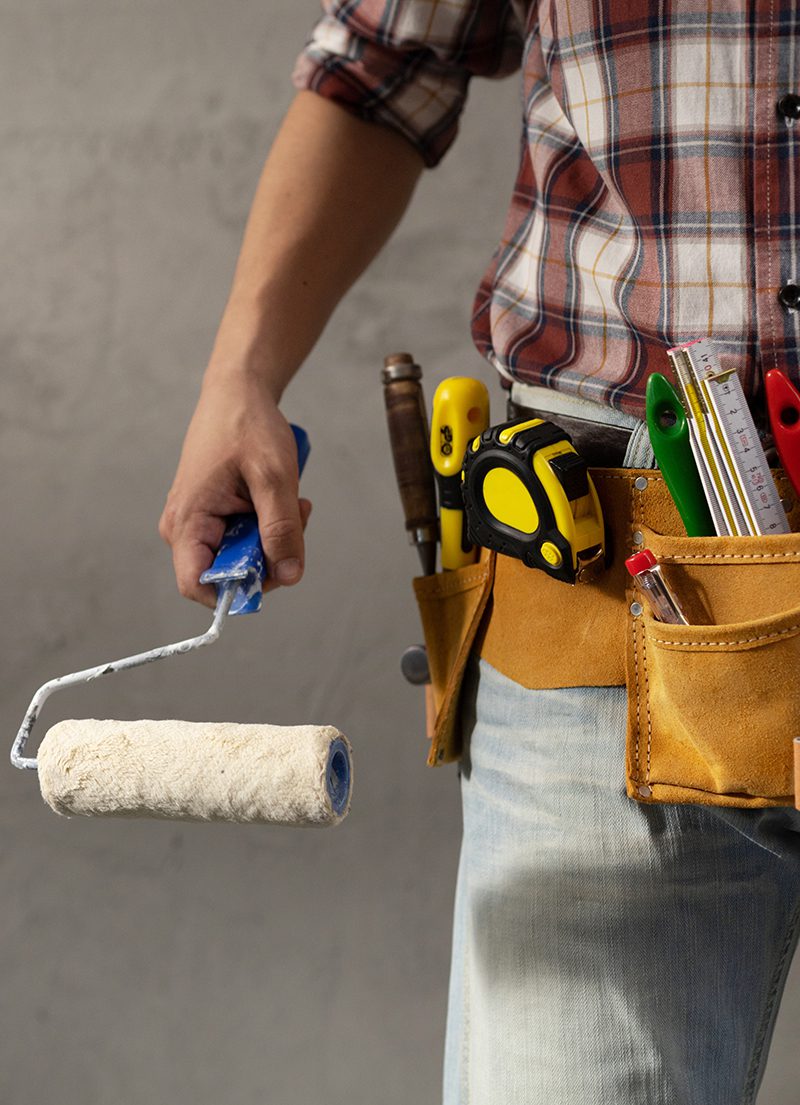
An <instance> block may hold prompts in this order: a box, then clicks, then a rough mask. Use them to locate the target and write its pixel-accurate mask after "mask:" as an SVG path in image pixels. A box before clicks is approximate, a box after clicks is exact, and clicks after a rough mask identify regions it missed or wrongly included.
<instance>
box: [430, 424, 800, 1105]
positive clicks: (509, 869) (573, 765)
mask: <svg viewBox="0 0 800 1105" xmlns="http://www.w3.org/2000/svg"><path fill="white" fill-rule="evenodd" d="M531 405H533V404H531ZM553 417H554V419H555V420H557V418H556V415H555V414H554V415H553ZM633 449H639V450H640V451H641V449H642V442H641V435H640V440H639V441H638V443H635V444H634V445H632V447H631V450H633ZM630 453H631V451H629V458H628V463H629V464H630ZM640 455H641V453H640ZM634 463H635V464H636V463H637V462H634ZM639 464H641V462H640V461H639ZM639 464H637V466H639ZM625 696H626V692H625V688H624V687H568V688H565V689H560V690H535V691H532V690H528V689H526V688H525V687H522V686H520V685H518V684H517V683H514V682H513V681H512V680H510V679H508V678H506V677H505V676H504V675H502V674H500V673H499V672H497V671H495V670H494V669H493V668H492V667H490V666H489V665H488V664H486V662H485V661H483V660H480V661H478V660H476V659H473V660H472V661H471V668H470V671H469V672H468V675H467V679H466V683H465V690H464V696H463V725H464V738H465V756H464V761H463V764H462V769H461V790H462V802H463V815H464V835H463V843H462V850H461V860H460V864H459V873H458V884H457V890H456V906H455V924H454V937H453V957H452V969H451V980H450V999H449V1010H448V1024H447V1042H446V1051H445V1075H444V1102H445V1105H749V1103H752V1102H753V1101H754V1100H755V1095H756V1092H757V1090H758V1085H759V1082H760V1080H761V1076H762V1073H763V1069H764V1065H765V1062H766V1057H767V1051H768V1046H769V1041H770V1037H771V1034H772V1028H773V1024H774V1020H775V1016H776V1014H777V1009H778V1004H779V1001H780V996H781V993H782V991H783V986H784V982H785V979H786V974H787V972H788V969H789V965H790V962H791V958H792V953H793V951H794V948H795V944H796V942H797V936H798V931H799V930H800V814H798V813H797V812H796V811H794V810H791V809H769V810H737V809H725V808H721V807H708V806H690V805H660V806H657V805H640V804H639V803H636V802H634V801H631V800H630V799H629V798H627V797H626V795H625V784H624V779H625V767H624V756H625V714H626V697H625Z"/></svg>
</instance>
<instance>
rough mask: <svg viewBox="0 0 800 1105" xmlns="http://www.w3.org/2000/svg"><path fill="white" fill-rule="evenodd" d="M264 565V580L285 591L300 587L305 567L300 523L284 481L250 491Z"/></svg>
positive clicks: (290, 490) (292, 491)
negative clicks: (265, 564)
mask: <svg viewBox="0 0 800 1105" xmlns="http://www.w3.org/2000/svg"><path fill="white" fill-rule="evenodd" d="M249 490H250V497H251V498H252V500H253V506H254V507H255V510H256V514H257V515H258V529H259V533H260V535H261V544H262V545H263V546H264V556H265V558H266V561H267V578H268V579H269V580H271V581H274V582H276V583H279V584H281V585H282V586H285V587H288V586H291V585H292V584H294V583H299V581H300V579H301V578H302V575H303V567H304V563H305V546H304V543H303V519H302V517H301V513H300V503H299V502H298V499H297V494H296V491H295V489H294V488H293V487H292V486H291V484H287V483H286V482H284V481H283V480H270V481H264V482H263V483H262V484H261V485H260V486H256V487H253V486H251V487H250V489H249Z"/></svg>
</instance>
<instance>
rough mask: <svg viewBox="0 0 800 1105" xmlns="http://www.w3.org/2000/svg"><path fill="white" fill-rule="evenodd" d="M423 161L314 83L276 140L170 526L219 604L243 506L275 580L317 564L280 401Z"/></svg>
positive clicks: (176, 549)
mask: <svg viewBox="0 0 800 1105" xmlns="http://www.w3.org/2000/svg"><path fill="white" fill-rule="evenodd" d="M421 172H422V158H421V157H420V155H419V153H418V152H417V151H416V149H415V148H414V147H413V146H411V145H410V144H409V142H407V141H406V139H405V138H404V137H402V136H401V135H399V134H397V133H395V132H394V131H392V130H390V129H388V128H385V127H382V126H378V125H375V124H373V123H365V122H363V121H362V120H361V119H357V118H356V117H355V116H354V115H351V114H350V113H349V112H348V111H346V110H345V109H344V108H342V107H340V106H339V105H338V104H336V103H334V102H333V101H332V100H327V99H325V98H324V97H322V96H318V95H317V94H316V93H314V92H300V93H299V94H298V95H297V96H296V97H295V100H294V102H293V103H292V106H291V107H290V108H289V111H288V112H287V115H286V118H285V119H284V121H283V124H282V126H281V129H280V131H279V133H278V135H277V137H276V139H275V142H274V143H273V146H272V149H271V150H270V153H269V156H268V158H267V161H266V164H265V165H264V171H263V173H262V174H261V180H260V182H259V185H258V190H257V191H256V196H255V199H254V200H253V206H252V209H251V211H250V217H249V219H248V220H247V228H246V230H245V235H244V241H243V242H242V249H241V252H240V254H239V260H238V262H237V265H236V273H235V275H234V280H233V287H232V288H231V294H230V297H229V299H228V303H227V306H226V308H225V311H224V313H223V317H222V321H221V323H220V328H219V331H218V333H217V340H216V342H215V343H214V349H213V351H212V354H211V359H210V362H209V366H208V368H207V369H206V375H205V379H204V382H203V389H202V393H201V396H200V402H199V403H198V405H197V409H196V411H195V413H194V417H193V419H192V423H191V425H190V427H189V432H188V434H187V435H186V441H185V442H184V446H183V453H182V455H181V461H180V465H179V466H178V471H177V474H176V476H175V482H174V484H173V486H172V490H171V491H170V493H169V496H168V498H167V505H166V507H165V509H164V513H163V515H162V518H161V524H160V526H159V530H160V533H161V536H162V537H163V538H164V540H165V541H167V542H168V544H170V545H171V546H172V555H173V559H174V561H175V575H176V577H177V580H178V588H179V589H180V592H181V594H182V595H186V597H187V598H191V599H197V600H198V601H199V602H204V603H205V604H206V605H207V606H213V605H214V600H215V595H214V588H213V587H208V586H207V587H201V586H200V585H199V583H198V582H197V580H198V576H199V575H200V573H201V572H203V571H204V570H205V569H206V568H207V567H208V566H209V565H210V564H211V561H212V560H213V554H214V550H215V549H216V548H217V547H218V546H219V543H220V540H221V538H222V534H223V532H224V529H225V521H224V520H225V518H226V517H227V516H228V515H230V514H237V513H239V512H242V511H248V510H255V511H256V513H257V514H258V522H259V528H260V530H261V541H262V544H263V545H264V552H265V553H266V557H267V567H268V571H269V578H270V583H269V584H268V587H269V586H278V585H279V584H291V583H296V582H297V581H298V580H299V579H300V576H301V575H302V574H303V529H304V528H305V524H306V521H307V520H308V515H309V513H310V511H311V504H310V503H309V502H308V501H307V500H306V499H298V497H297V448H296V446H295V442H294V435H293V433H292V431H291V428H290V427H289V424H288V423H287V422H286V420H285V419H284V418H283V416H282V415H281V414H280V412H279V411H278V399H279V398H280V396H281V395H282V394H283V391H284V388H285V387H286V385H287V384H288V383H289V381H290V380H291V378H292V376H293V375H294V373H295V372H296V371H297V369H298V368H299V366H300V365H301V364H302V363H303V361H304V360H305V359H306V357H307V356H308V354H309V352H310V351H311V349H312V348H313V346H314V343H315V342H316V340H317V338H318V337H319V335H320V334H321V333H322V330H323V327H324V326H325V323H326V322H327V321H328V318H329V316H330V314H331V312H332V311H333V309H334V307H335V306H336V304H337V303H338V302H339V300H340V299H341V297H342V296H343V295H344V293H345V292H346V291H347V289H348V288H349V287H350V285H351V284H352V283H353V281H354V280H355V279H356V278H357V277H358V276H359V275H360V274H361V273H362V272H363V271H364V269H365V268H366V266H367V265H368V264H369V262H370V261H371V260H372V258H373V257H374V256H375V254H376V253H377V252H378V250H379V249H380V247H381V246H382V245H383V243H384V242H385V241H386V239H387V238H388V237H389V235H390V234H391V232H392V230H393V229H394V227H395V226H396V225H397V222H398V220H399V219H400V216H401V215H402V213H403V211H404V210H405V208H406V205H407V203H408V201H409V199H410V197H411V193H412V192H413V190H414V185H415V184H416V182H417V179H418V178H419V175H420V173H421Z"/></svg>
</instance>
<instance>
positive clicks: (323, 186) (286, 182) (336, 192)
mask: <svg viewBox="0 0 800 1105" xmlns="http://www.w3.org/2000/svg"><path fill="white" fill-rule="evenodd" d="M422 168H423V163H422V159H421V158H420V156H419V154H418V153H417V152H416V151H415V150H414V148H413V147H412V146H411V145H410V144H409V143H408V142H407V141H406V140H405V139H404V138H402V137H401V136H400V135H398V134H395V133H394V132H393V131H390V130H388V129H386V128H383V127H378V126H374V125H372V124H369V123H364V122H362V121H361V120H359V119H357V118H355V117H354V116H352V115H350V114H349V113H348V112H346V111H345V110H344V109H343V108H341V107H339V106H338V105H337V104H335V103H332V102H331V101H330V100H326V99H324V98H323V97H321V96H318V95H316V94H315V93H313V92H300V93H299V94H298V95H297V97H296V98H295V100H294V102H293V104H292V106H291V107H290V109H289V111H288V113H287V115H286V118H285V120H284V122H283V124H282V126H281V129H280V131H279V133H278V135H277V137H276V139H275V142H274V144H273V146H272V149H271V151H270V153H269V156H268V158H267V161H266V164H265V166H264V170H263V173H262V176H261V180H260V182H259V185H258V189H257V191H256V195H255V199H254V201H253V206H252V209H251V212H250V217H249V219H248V222H247V227H246V230H245V235H244V240H243V243H242V248H241V252H240V255H239V261H238V264H237V266H236V273H235V276H234V280H233V286H232V289H231V293H230V297H229V300H228V304H227V306H226V309H225V312H224V315H223V318H222V322H221V324H220V328H219V332H218V335H217V340H216V343H215V346H214V350H213V353H212V357H211V361H210V363H209V367H208V370H207V379H209V378H211V379H214V380H218V379H220V378H223V379H224V378H225V377H226V376H229V375H230V374H231V373H241V372H246V373H248V374H253V375H256V376H257V377H258V378H259V380H261V381H263V383H264V385H265V386H266V387H267V388H268V390H269V391H270V393H271V394H272V395H273V396H274V397H275V398H276V399H277V398H279V396H280V394H281V393H282V391H283V389H284V388H285V386H286V384H287V383H288V382H289V380H290V379H291V377H292V376H293V374H294V373H295V371H296V370H297V368H298V367H299V366H300V364H302V362H303V360H304V359H305V357H306V356H307V355H308V353H309V352H310V351H311V349H312V347H313V346H314V343H315V342H316V340H317V338H318V337H319V335H320V333H321V332H322V330H323V328H324V326H325V324H326V322H327V320H328V318H329V317H330V314H331V312H332V311H333V309H334V308H335V306H336V304H337V303H338V302H339V300H340V299H341V297H342V296H343V295H344V293H345V292H346V291H347V289H348V288H349V287H350V286H351V284H352V283H353V282H354V281H355V280H356V279H357V278H358V276H359V275H360V274H361V273H362V272H363V271H364V269H365V268H366V267H367V265H368V264H369V262H370V261H371V260H372V259H373V257H374V256H375V255H376V254H377V253H378V251H379V250H380V248H381V246H382V245H383V244H384V242H385V241H386V240H387V238H388V237H389V236H390V234H391V233H392V231H393V230H394V228H395V226H396V225H397V223H398V222H399V220H400V217H401V215H402V214H403V211H404V210H405V208H406V206H407V204H408V201H409V199H410V197H411V194H412V192H413V190H414V186H415V184H416V182H417V179H418V177H419V175H420V172H421V170H422Z"/></svg>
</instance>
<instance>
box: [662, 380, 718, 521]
mask: <svg viewBox="0 0 800 1105" xmlns="http://www.w3.org/2000/svg"><path fill="white" fill-rule="evenodd" d="M645 406H646V417H647V429H648V430H649V432H650V442H651V444H652V446H653V452H654V453H655V455H656V460H657V461H658V466H659V468H660V469H661V472H662V475H663V476H664V482H665V483H666V485H667V487H668V488H669V492H670V494H671V495H672V498H673V501H674V503H675V506H676V507H677V508H678V513H679V514H680V516H681V518H682V519H683V524H684V526H686V533H687V534H688V536H689V537H711V536H713V535H714V533H716V530H715V528H714V521H713V519H712V517H711V511H710V510H709V509H708V502H707V500H706V495H705V491H704V490H703V485H702V483H701V482H700V476H699V474H698V471H697V465H696V464H695V459H694V456H693V455H692V446H691V442H690V440H689V425H688V421H687V418H686V411H685V410H684V407H683V403H682V402H681V400H680V398H679V396H678V393H677V392H676V390H675V388H674V387H673V386H672V384H671V383H670V382H669V380H668V379H667V378H666V376H662V375H661V373H660V372H654V373H652V375H651V376H649V377H648V380H647V392H646V395H645Z"/></svg>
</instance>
